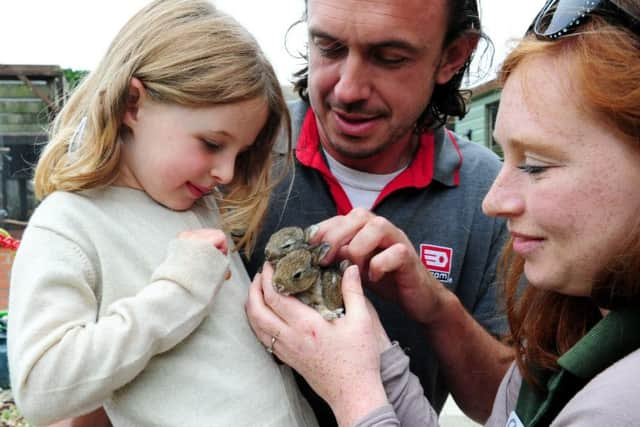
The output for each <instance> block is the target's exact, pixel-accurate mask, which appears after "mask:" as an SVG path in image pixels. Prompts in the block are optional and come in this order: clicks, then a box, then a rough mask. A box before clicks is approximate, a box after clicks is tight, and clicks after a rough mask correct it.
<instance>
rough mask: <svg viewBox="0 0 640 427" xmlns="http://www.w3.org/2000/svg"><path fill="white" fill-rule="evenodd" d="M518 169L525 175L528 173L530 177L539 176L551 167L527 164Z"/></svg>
mask: <svg viewBox="0 0 640 427" xmlns="http://www.w3.org/2000/svg"><path fill="white" fill-rule="evenodd" d="M518 169H520V170H521V171H523V172H524V173H527V174H530V175H538V174H541V173H542V172H544V171H546V170H547V169H549V166H539V165H526V164H525V165H520V166H518Z"/></svg>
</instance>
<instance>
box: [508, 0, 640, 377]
mask: <svg viewBox="0 0 640 427" xmlns="http://www.w3.org/2000/svg"><path fill="white" fill-rule="evenodd" d="M635 8H636V9H637V3H636V6H635ZM544 56H547V57H555V58H567V59H568V60H569V64H570V65H569V67H568V68H569V69H570V71H571V77H572V79H573V81H574V82H575V83H576V84H575V87H576V88H578V90H579V91H580V93H579V94H577V100H576V99H574V100H573V101H570V102H578V103H579V105H581V106H582V107H583V108H585V109H586V110H587V111H588V112H589V113H591V114H588V115H585V120H594V118H595V119H596V120H600V121H601V122H602V123H605V124H606V125H607V126H608V127H609V128H610V129H612V130H613V131H615V132H616V133H617V134H618V135H619V136H620V138H621V139H622V140H623V141H626V142H628V143H630V144H636V145H637V146H638V147H639V148H640V125H639V124H638V123H640V37H639V36H638V35H636V34H634V33H632V32H631V31H629V30H627V29H625V28H622V27H619V26H614V25H611V24H609V23H608V22H607V21H606V20H604V19H603V18H601V17H599V16H592V17H591V18H590V21H589V23H588V24H585V25H584V26H583V27H581V28H580V30H579V31H578V32H576V33H575V34H571V35H568V36H565V37H562V38H560V39H558V40H556V41H539V40H536V39H535V37H533V36H529V37H527V38H525V40H523V41H522V42H520V44H519V45H518V46H517V47H516V48H515V49H514V50H513V51H512V52H511V53H510V54H509V55H508V57H507V58H506V59H505V61H504V63H503V65H502V70H501V74H500V80H501V82H502V83H504V82H505V81H506V80H507V79H508V78H509V76H510V75H511V74H512V73H513V72H514V70H515V69H516V68H517V67H520V66H522V65H523V64H526V63H527V61H528V60H530V59H531V58H535V57H544ZM530 72H533V73H535V72H536V71H535V70H531V71H530ZM531 96H535V95H534V94H531ZM602 143H603V144H607V143H611V141H602ZM616 143H619V142H616ZM612 167H615V165H612ZM638 167H640V165H638ZM605 256H606V257H608V262H605V263H604V265H606V266H607V267H606V268H604V269H603V270H602V271H600V272H599V273H598V274H597V276H596V277H595V278H594V284H593V290H592V295H591V296H590V297H576V296H569V295H563V294H559V293H556V292H552V291H545V290H542V289H537V288H534V287H531V286H528V287H527V289H525V290H524V292H523V293H522V294H520V292H519V284H520V282H521V279H522V278H523V275H524V260H523V259H522V257H520V256H519V255H517V254H516V253H515V252H514V251H513V246H512V243H511V242H509V244H508V245H507V246H506V248H505V251H504V253H503V256H502V262H501V269H500V270H501V271H502V275H503V279H504V282H505V285H506V287H505V289H506V299H507V315H508V317H509V325H510V327H511V341H512V343H513V344H514V345H515V350H516V362H517V363H518V367H519V369H520V371H521V372H522V373H523V376H524V377H525V378H526V379H527V381H529V382H530V383H532V384H534V385H538V386H540V385H542V384H538V381H537V379H536V376H535V373H534V372H535V371H536V369H547V370H555V369H558V363H557V360H558V357H559V356H560V355H561V354H563V353H565V352H566V351H567V350H569V349H570V348H571V347H573V345H575V343H576V342H577V341H578V340H579V339H580V338H582V337H583V336H584V335H585V334H586V333H587V332H588V331H589V330H590V329H591V328H592V327H593V325H594V324H595V323H596V322H597V321H598V320H599V319H600V318H601V314H600V311H599V309H600V308H611V309H615V308H620V307H625V306H627V307H629V306H631V307H636V308H637V307H640V219H639V220H638V221H637V222H636V224H630V227H629V235H628V239H626V240H625V241H621V242H620V244H619V248H618V249H617V250H616V251H614V253H610V254H605ZM605 261H607V260H605Z"/></svg>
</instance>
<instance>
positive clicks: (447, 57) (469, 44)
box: [435, 34, 480, 85]
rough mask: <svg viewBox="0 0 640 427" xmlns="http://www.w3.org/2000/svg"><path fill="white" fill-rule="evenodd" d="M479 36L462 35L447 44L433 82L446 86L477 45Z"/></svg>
mask: <svg viewBox="0 0 640 427" xmlns="http://www.w3.org/2000/svg"><path fill="white" fill-rule="evenodd" d="M479 39H480V36H479V35H477V34H463V35H461V36H460V37H458V38H457V39H455V40H454V41H453V42H451V43H449V46H447V47H446V48H445V49H444V51H443V53H442V57H441V58H440V64H439V65H438V70H437V71H436V78H435V81H436V83H437V84H440V85H443V84H446V83H447V82H448V81H449V80H451V78H452V77H453V76H454V75H455V74H456V73H457V72H458V71H459V70H460V69H461V68H462V67H464V64H465V62H467V59H468V58H469V56H471V54H472V53H473V51H474V49H475V48H476V46H477V45H478V40H479Z"/></svg>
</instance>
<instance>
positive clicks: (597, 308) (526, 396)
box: [247, 0, 640, 426]
mask: <svg viewBox="0 0 640 427" xmlns="http://www.w3.org/2000/svg"><path fill="white" fill-rule="evenodd" d="M501 79H502V83H503V84H504V90H503V92H502V99H501V105H500V111H499V113H498V118H497V122H496V129H495V137H496V140H497V141H498V142H499V144H500V145H501V146H502V148H503V150H504V155H505V161H504V165H503V168H502V170H501V172H500V174H499V176H498V177H497V178H496V181H495V183H494V184H493V187H492V188H491V190H490V191H489V193H488V194H487V196H486V198H485V200H484V202H483V209H484V211H485V213H486V214H488V215H491V216H501V217H505V218H506V219H507V221H508V226H509V230H510V232H511V240H510V243H509V244H508V245H507V248H506V249H505V253H504V257H503V260H504V263H503V269H502V272H503V275H504V282H505V285H506V301H507V310H508V314H509V318H510V325H511V341H512V343H513V348H514V351H515V356H516V358H515V359H516V360H515V363H514V364H513V365H512V367H511V368H510V369H509V371H508V372H507V374H506V375H505V377H504V379H503V381H502V384H501V386H500V389H499V390H498V394H497V395H496V398H495V401H494V407H493V412H492V414H491V416H490V418H489V420H488V421H487V425H490V426H505V425H509V426H520V425H527V426H534V425H540V426H543V425H553V426H560V425H580V426H602V425H607V426H613V425H640V410H638V409H637V407H638V406H637V404H636V399H637V398H636V396H637V395H638V392H640V374H639V373H638V370H637V368H636V366H637V365H638V363H640V351H639V350H638V348H640V338H639V334H638V333H637V330H638V329H637V328H638V326H640V262H639V261H638V260H639V259H640V221H639V220H638V217H637V212H638V211H639V210H640V194H639V193H638V191H637V188H638V184H639V183H640V2H639V1H637V0H634V1H630V0H627V1H623V0H617V1H613V0H609V1H588V0H584V1H578V0H550V1H548V2H547V4H546V5H545V6H544V8H543V9H542V10H541V12H540V13H539V14H538V16H537V17H536V19H535V21H534V23H533V24H532V26H531V28H530V30H529V32H528V34H527V36H526V37H525V39H524V40H523V41H522V42H521V43H520V44H519V46H518V47H517V48H516V49H515V50H514V51H513V52H511V54H510V55H509V57H508V58H507V59H506V61H505V62H504V64H503V69H502V74H501ZM336 221H337V219H332V220H328V221H327V222H325V223H322V224H320V228H321V229H322V228H323V227H328V226H329V225H331V226H334V227H335V222H336ZM342 252H346V253H348V252H349V251H348V250H343V251H342ZM356 271H357V267H351V269H350V270H348V271H347V273H346V274H345V277H344V281H343V286H344V287H343V293H344V296H345V306H346V312H347V314H346V316H345V317H344V318H343V319H340V320H337V321H335V322H334V323H326V324H324V325H323V324H320V323H319V322H316V321H315V319H312V318H311V317H312V316H311V314H310V313H308V312H307V311H306V310H303V308H304V307H300V306H299V305H298V304H296V302H295V301H292V300H290V299H287V298H283V297H280V296H279V295H277V294H275V293H274V292H273V290H272V289H270V286H269V281H270V274H271V270H270V269H269V268H266V269H265V271H264V273H263V275H262V276H261V277H258V278H257V279H256V280H255V281H254V283H253V285H252V288H251V291H250V299H249V302H248V305H247V311H248V313H249V318H250V321H251V322H252V325H253V327H254V330H255V331H256V332H257V335H258V338H259V339H260V340H261V341H262V342H263V343H264V344H265V345H268V346H269V349H270V350H271V351H273V352H274V353H275V354H276V355H277V356H278V357H279V358H281V359H282V360H283V361H285V362H286V363H288V364H290V365H291V366H293V367H294V368H295V369H296V370H298V371H299V372H300V373H301V374H302V375H303V376H305V378H306V379H307V381H308V382H309V383H310V384H311V385H312V387H314V389H315V390H316V391H317V392H318V394H320V395H321V396H322V397H323V398H325V400H327V402H328V403H329V404H330V405H331V407H332V409H333V410H334V412H335V414H336V417H337V419H338V421H339V422H340V424H341V425H353V424H357V425H362V426H369V425H376V426H379V425H398V424H402V425H403V426H404V425H436V424H437V415H436V414H435V413H434V411H433V410H432V409H431V407H430V405H429V403H428V402H427V401H426V399H425V398H424V397H423V395H422V390H421V388H420V385H419V383H418V382H417V381H416V379H415V377H413V376H411V375H410V374H409V372H408V358H407V357H406V356H405V355H404V354H403V353H402V350H401V349H400V348H398V346H397V345H392V344H391V343H390V342H389V340H388V338H386V335H385V334H384V332H383V331H382V330H381V329H382V328H381V327H380V325H379V322H378V321H377V319H376V317H375V313H373V312H372V310H371V309H369V308H368V306H367V305H366V302H365V299H364V297H363V296H362V290H361V287H360V284H359V279H358V275H357V274H356ZM368 277H369V278H370V276H368ZM522 279H526V282H528V285H529V286H527V288H526V290H525V291H524V293H523V294H522V295H518V298H517V297H516V290H517V289H518V283H520V282H521V281H522ZM401 291H402V292H403V293H404V294H405V295H409V294H410V292H407V290H406V289H403V290H401ZM414 303H415V302H414ZM424 304H425V306H426V305H427V304H428V302H424ZM305 316H306V318H305V319H302V318H303V317H305ZM265 331H273V332H272V334H274V337H272V338H270V337H269V336H268V335H267V336H265ZM295 331H298V332H300V333H298V334H294V333H293V332H295ZM380 351H381V354H380V355H378V352H380ZM461 351H464V349H461ZM378 363H379V364H380V365H379V366H380V370H378Z"/></svg>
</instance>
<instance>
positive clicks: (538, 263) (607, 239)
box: [483, 56, 640, 296]
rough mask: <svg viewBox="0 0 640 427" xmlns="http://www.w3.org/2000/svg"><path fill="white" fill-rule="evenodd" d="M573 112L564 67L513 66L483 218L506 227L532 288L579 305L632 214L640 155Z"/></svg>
mask: <svg viewBox="0 0 640 427" xmlns="http://www.w3.org/2000/svg"><path fill="white" fill-rule="evenodd" d="M582 105H583V104H582V102H581V96H580V92H579V87H578V85H576V84H575V82H573V81H572V67H571V64H570V59H557V58H555V57H550V56H540V57H534V58H530V59H529V60H527V61H524V62H523V63H521V64H520V65H518V67H517V68H516V69H515V71H514V72H513V73H512V74H511V76H510V77H509V79H508V80H507V82H506V84H505V87H504V90H503V92H502V97H501V101H500V109H499V112H498V117H497V120H496V127H495V137H496V140H497V141H498V143H499V144H500V145H501V146H502V148H503V150H504V155H505V159H504V164H503V167H502V170H501V171H500V174H499V175H498V177H497V178H496V180H495V182H494V184H493V186H492V187H491V189H490V191H489V193H488V194H487V196H486V197H485V199H484V202H483V210H484V212H485V213H487V214H488V215H492V216H502V217H505V218H506V219H507V222H508V228H509V231H510V232H511V236H512V238H513V249H514V251H515V252H516V253H518V254H519V255H521V256H522V257H523V258H524V260H525V267H524V271H525V274H526V276H527V279H528V280H529V282H530V283H531V284H532V285H533V286H536V287H538V288H543V289H547V290H553V291H557V292H560V293H563V294H568V295H579V296H586V295H589V294H590V292H591V287H592V281H593V278H594V277H595V275H596V274H597V273H598V272H600V271H601V270H602V269H603V268H605V267H606V264H607V262H608V260H610V259H611V255H612V254H613V253H615V252H616V251H617V250H618V247H619V245H621V244H622V242H623V240H624V239H625V238H626V237H627V234H628V232H629V231H630V227H631V226H632V225H633V224H635V222H636V218H637V215H638V213H639V212H640V191H638V185H639V184H640V149H639V148H638V147H637V146H635V145H634V144H632V143H629V142H628V141H626V140H623V139H622V138H621V137H620V136H619V135H618V134H616V133H614V131H612V130H611V129H609V128H607V127H606V126H605V125H604V124H603V123H602V121H601V120H599V119H598V118H597V117H596V116H595V115H594V114H593V113H590V112H588V111H587V109H586V108H584V107H582Z"/></svg>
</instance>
